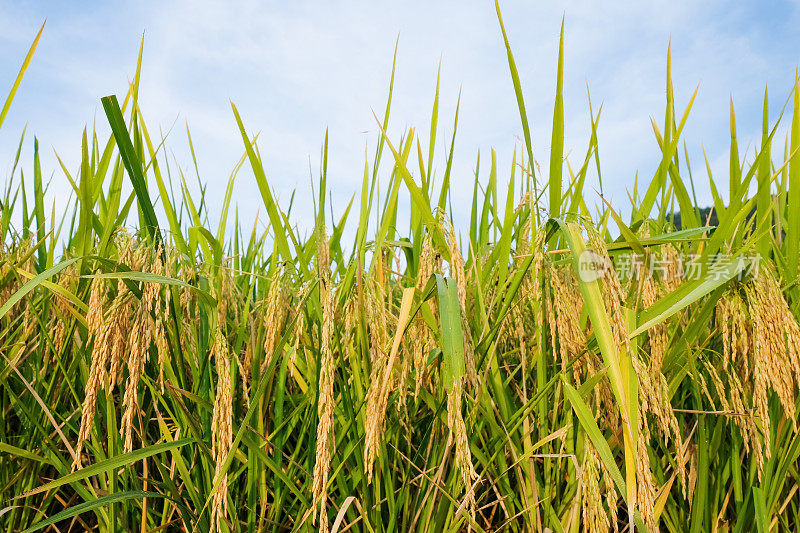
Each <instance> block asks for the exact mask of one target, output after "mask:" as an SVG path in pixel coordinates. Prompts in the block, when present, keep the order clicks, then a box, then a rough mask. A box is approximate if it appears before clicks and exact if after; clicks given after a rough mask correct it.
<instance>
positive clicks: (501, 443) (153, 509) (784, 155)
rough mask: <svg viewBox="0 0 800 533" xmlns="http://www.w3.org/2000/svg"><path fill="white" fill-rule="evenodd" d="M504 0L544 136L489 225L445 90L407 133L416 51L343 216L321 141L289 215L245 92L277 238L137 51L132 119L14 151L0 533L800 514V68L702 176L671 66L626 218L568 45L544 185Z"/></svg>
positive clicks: (749, 522) (246, 148)
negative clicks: (453, 200)
mask: <svg viewBox="0 0 800 533" xmlns="http://www.w3.org/2000/svg"><path fill="white" fill-rule="evenodd" d="M497 14H498V22H499V27H500V29H501V37H502V38H503V39H505V43H506V48H507V50H508V66H509V73H510V80H509V81H510V83H509V92H508V95H509V98H514V97H515V96H516V100H517V103H518V105H519V110H520V119H521V123H520V125H521V130H522V140H521V148H520V150H519V152H518V153H516V154H515V155H514V159H513V161H508V162H506V164H503V163H502V162H498V161H496V160H495V159H496V158H495V156H494V154H492V161H491V172H490V174H489V176H478V175H476V176H475V177H474V179H473V178H471V179H472V180H473V184H474V185H473V186H474V193H473V196H472V204H471V207H470V209H469V224H468V226H464V227H454V224H453V217H452V210H451V209H450V193H451V183H452V182H453V181H454V180H455V179H456V177H455V176H453V175H452V174H451V168H452V167H451V165H452V161H453V157H454V154H453V152H454V150H453V144H452V143H449V144H448V146H449V150H448V153H447V154H446V161H447V164H446V166H445V167H444V168H436V165H435V164H434V161H435V159H436V158H435V155H439V156H441V155H442V154H435V150H434V148H435V146H437V138H436V136H437V132H438V130H439V129H440V128H439V126H438V125H439V123H440V122H441V121H442V120H444V119H443V118H442V117H439V116H438V90H437V94H436V100H435V102H434V105H433V111H432V114H431V120H430V124H429V125H426V126H425V129H424V131H425V132H428V131H429V132H430V134H429V136H428V137H425V135H424V134H420V133H419V132H417V131H415V130H409V131H406V132H405V133H404V134H403V135H402V136H400V137H399V138H390V136H389V135H387V134H386V133H385V131H386V130H387V128H388V124H389V121H390V109H391V95H392V90H391V88H392V84H393V83H394V70H393V71H392V72H393V73H392V79H391V81H390V85H389V90H388V95H389V97H388V100H387V104H386V107H385V113H384V114H383V115H382V116H379V117H376V121H377V122H376V124H377V125H378V126H380V128H379V129H380V131H381V132H382V133H381V135H380V137H379V139H378V142H377V145H378V147H377V150H376V151H375V152H374V154H372V155H371V156H370V157H369V158H368V159H367V160H366V161H365V163H364V173H363V186H362V188H361V190H360V191H359V192H357V194H356V198H355V201H354V202H352V203H351V204H350V205H348V206H346V208H345V209H344V211H342V212H341V213H342V214H341V215H340V216H338V215H337V218H336V219H332V218H331V213H330V212H326V205H327V204H328V203H329V199H328V198H327V194H328V193H327V191H328V189H329V187H330V184H329V183H328V181H327V170H326V164H327V138H326V139H325V141H324V145H323V153H322V157H321V170H320V172H319V174H318V175H316V176H315V177H314V178H315V180H314V190H313V192H312V194H311V195H308V196H307V197H308V198H310V199H311V201H313V204H314V223H313V230H312V231H310V232H301V231H299V230H297V226H296V225H295V223H294V222H293V219H292V215H291V205H288V204H287V205H279V204H278V202H277V200H276V196H275V195H274V193H273V190H272V189H271V187H270V184H269V183H268V181H267V178H266V168H265V165H264V163H263V161H262V159H261V155H260V153H259V149H258V144H257V141H256V139H254V138H253V137H251V136H250V135H249V134H248V133H247V131H248V130H247V128H246V122H245V121H244V120H243V119H242V117H240V115H239V113H238V112H237V110H236V107H235V106H233V107H232V110H231V111H232V114H233V115H234V117H235V119H236V121H237V123H238V126H239V130H240V132H241V138H242V154H243V156H242V161H241V164H242V165H245V166H248V167H249V168H250V169H251V170H252V174H253V175H254V178H255V180H256V182H257V186H258V190H259V191H260V194H261V197H262V200H263V211H262V212H264V213H265V214H266V216H267V221H268V225H267V229H266V230H263V231H262V230H261V229H259V226H258V225H254V221H252V220H240V219H239V217H238V213H236V212H235V206H232V205H231V204H232V203H233V200H232V190H233V183H234V179H235V173H234V175H233V176H232V177H231V179H230V181H229V184H228V187H227V189H226V191H225V192H224V193H223V191H218V192H217V191H214V194H208V190H207V189H206V190H204V192H202V193H201V194H200V195H199V196H198V195H197V194H195V195H194V196H193V195H192V194H191V193H190V189H189V187H188V186H187V185H186V181H185V179H184V178H183V176H182V174H181V173H180V171H179V169H175V168H170V167H169V162H168V160H167V157H166V156H165V154H164V149H163V146H162V139H161V138H160V136H154V135H153V133H152V132H151V131H150V130H148V127H147V125H146V123H145V121H144V118H143V115H142V110H141V109H140V108H139V107H138V103H137V94H138V79H139V70H138V69H140V68H141V55H140V61H139V64H138V68H137V72H136V73H135V75H134V76H133V77H132V82H131V84H130V90H129V92H128V93H127V94H125V95H120V98H117V97H114V96H111V97H104V98H103V99H102V106H103V111H104V115H105V116H104V117H103V120H107V121H108V124H109V125H110V128H111V131H112V135H110V136H106V137H100V136H98V133H97V132H96V131H85V132H84V135H83V137H82V139H81V145H82V157H81V160H80V161H79V165H78V164H75V165H74V167H75V168H76V169H77V171H74V170H71V167H70V166H69V165H70V164H72V163H70V164H63V165H62V167H61V168H59V169H46V170H43V169H41V168H40V164H39V155H38V147H37V149H36V151H34V154H33V159H32V161H33V165H32V166H31V168H27V167H26V168H22V166H19V165H17V164H14V166H13V170H12V171H11V173H10V175H7V176H5V177H4V187H3V190H2V191H0V193H1V194H2V202H1V203H0V233H2V248H0V305H1V307H0V356H2V361H0V413H2V416H1V417H0V527H2V529H3V530H4V531H24V532H26V533H27V532H33V531H101V532H115V531H138V532H141V533H146V532H157V531H185V532H189V531H198V532H206V531H219V532H238V531H249V532H251V531H252V532H255V531H259V532H261V531H270V532H279V531H323V532H337V533H341V532H344V531H357V532H369V533H377V532H383V531H414V532H418V531H419V532H434V531H436V532H439V531H459V532H460V531H486V532H493V531H552V532H579V531H589V532H598V531H612V530H613V531H615V532H619V531H635V530H638V531H650V532H654V531H669V532H684V531H691V532H700V531H715V532H750V531H758V532H761V533H766V532H768V531H797V530H798V528H800V519H799V518H798V516H799V515H800V494H798V488H800V472H799V471H798V469H799V468H800V462H798V456H799V455H800V436H799V435H798V427H797V423H798V402H799V401H800V398H798V392H799V391H800V327H798V316H800V287H798V274H799V273H800V269H799V268H798V264H799V263H800V153H798V151H799V150H800V88H799V86H798V85H799V84H798V81H797V79H796V80H795V84H794V87H793V88H791V92H790V93H788V91H787V94H789V98H788V100H787V101H786V104H785V106H784V108H783V112H782V113H781V114H780V116H770V115H769V112H768V110H769V105H768V99H767V95H766V94H765V98H764V114H763V133H762V136H761V139H758V140H756V141H755V142H754V143H752V144H751V145H750V146H751V147H752V149H748V150H746V151H745V152H746V153H745V152H740V150H739V146H738V141H737V135H736V123H735V117H734V110H733V108H731V144H730V161H731V165H730V172H729V175H727V176H719V175H714V174H713V173H712V171H711V166H710V165H709V164H708V161H701V162H691V163H693V164H694V167H695V172H694V174H692V172H691V168H692V167H691V166H690V162H689V161H688V160H687V152H686V149H685V145H684V144H683V142H682V141H683V139H682V137H681V133H682V130H683V127H684V124H685V123H686V120H687V117H688V116H689V113H690V111H691V108H692V103H693V100H694V97H692V98H691V99H690V100H689V102H682V103H678V102H675V101H674V98H673V90H672V81H671V78H670V61H669V57H668V58H667V63H666V67H667V69H666V73H667V74H666V91H665V94H666V102H665V113H664V120H663V122H659V123H656V122H655V121H654V122H653V133H654V135H655V137H656V139H657V141H658V145H659V146H660V148H661V153H660V163H659V165H658V166H657V168H656V169H655V172H654V173H653V174H652V176H647V175H644V174H642V175H641V176H640V177H639V180H638V181H637V182H636V183H631V184H630V185H629V190H630V205H629V206H628V211H629V212H630V217H628V216H627V215H626V216H625V219H623V217H622V215H621V214H620V213H618V212H617V211H615V210H614V209H613V208H612V206H611V204H610V203H607V202H605V200H603V199H600V198H597V196H596V195H595V194H594V193H593V192H592V191H590V190H588V188H585V187H584V184H585V183H586V180H587V176H589V175H591V173H592V172H595V171H597V172H599V156H598V151H597V150H598V146H597V136H596V128H597V127H598V122H599V119H600V112H599V110H598V111H597V112H593V115H592V123H591V130H590V131H589V132H588V133H590V136H589V138H590V142H589V146H588V147H587V149H586V151H585V152H583V153H581V154H577V153H576V154H572V155H571V156H570V158H569V159H566V158H565V154H564V134H563V130H564V111H563V99H562V64H563V60H562V55H563V54H562V53H560V54H559V57H558V65H559V68H558V78H557V80H554V86H555V99H554V112H553V123H552V131H553V134H552V142H551V152H550V154H548V155H549V157H548V159H549V167H548V172H547V173H542V172H540V171H539V170H538V168H537V167H536V165H535V164H534V155H533V151H532V147H531V134H530V129H531V128H530V126H531V125H529V124H528V120H527V116H526V113H525V103H524V101H523V96H522V94H523V93H522V88H521V87H520V82H519V78H518V76H517V69H516V66H515V63H514V59H513V55H512V48H511V46H510V43H509V36H508V34H507V33H506V29H505V27H504V26H503V21H502V18H501V15H500V10H499V7H498V9H497ZM39 35H41V31H40V33H39ZM38 39H39V36H36V40H35V41H34V42H33V45H32V46H31V50H30V53H29V55H28V57H27V58H26V59H25V61H24V63H23V66H22V69H21V71H20V73H19V76H18V77H17V78H16V81H15V82H14V84H13V88H12V90H11V92H10V94H9V96H8V98H7V100H6V102H5V105H4V107H3V109H2V112H1V113H0V126H1V125H2V121H3V119H4V118H5V116H6V114H7V112H8V110H9V108H10V106H11V104H12V100H13V98H14V94H15V92H16V90H17V87H19V85H20V81H21V80H22V77H23V75H24V73H25V70H26V68H27V66H28V65H29V64H30V62H31V61H32V60H34V61H35V59H34V52H35V49H36V45H37V42H38ZM560 50H563V29H562V46H561V48H560ZM512 89H513V91H514V94H512V92H511V91H512ZM786 89H787V90H788V89H790V88H786ZM695 94H696V93H695ZM551 97H552V96H548V98H551ZM426 105H427V104H426ZM99 118H100V117H98V120H99ZM455 126H456V125H454V126H453V128H454V129H455ZM420 131H423V130H420ZM784 131H788V134H786V135H785V136H784V135H783V133H778V132H784ZM448 141H449V140H448ZM30 145H31V143H30V142H28V140H27V139H25V138H24V134H23V138H22V139H20V144H19V146H20V148H19V150H18V151H17V153H16V160H17V161H19V160H20V154H21V153H22V151H23V150H29V148H30ZM438 159H439V160H444V158H443V157H439V158H438ZM702 168H705V169H707V172H705V177H701V176H703V175H704V173H703V172H698V171H697V170H698V169H702ZM509 169H510V170H509ZM51 170H57V171H58V173H56V174H55V176H54V177H53V179H54V180H68V181H69V183H70V185H71V186H72V188H73V190H74V195H73V200H72V202H71V204H70V206H69V209H68V210H67V211H66V212H65V213H57V212H56V211H55V209H53V211H52V212H48V209H47V206H46V205H45V204H44V196H45V189H46V186H47V183H46V182H45V180H44V176H47V175H49V173H50V171H51ZM458 179H459V180H460V181H459V183H463V177H462V176H460V177H458ZM700 179H702V180H703V183H702V184H698V186H700V185H702V186H703V187H706V186H708V187H709V188H710V190H711V191H712V193H713V199H714V202H713V206H710V207H712V208H713V209H712V212H713V214H714V216H715V217H716V220H717V221H718V223H717V224H716V225H715V226H712V225H710V224H709V221H710V218H709V216H707V215H705V214H704V215H701V209H702V208H704V207H707V206H702V205H698V204H697V202H696V201H694V197H695V194H694V193H695V180H700ZM725 181H727V182H728V183H727V184H725V183H724V182H725ZM498 184H500V186H499V187H498ZM131 187H132V192H130V193H128V191H129V190H131V189H130V188H131ZM585 189H586V190H585ZM725 189H727V190H728V191H729V193H728V194H724V193H720V192H718V191H720V190H722V191H724V190H725ZM617 200H619V199H617ZM403 202H406V203H407V204H408V206H409V209H408V210H407V216H406V215H403V216H400V215H399V213H401V212H403V213H405V212H406V210H405V209H403V210H400V209H398V206H399V205H401V204H402V203H403ZM209 203H213V205H212V206H209ZM232 208H233V209H232ZM210 209H212V210H215V212H217V213H221V214H222V216H221V217H220V222H219V224H218V225H216V227H214V226H212V225H211V224H210V223H209V215H208V213H209V210H210ZM231 211H234V213H231ZM677 213H679V214H680V225H679V227H678V226H677V225H676V224H675V220H676V216H677ZM703 213H708V211H704V212H703ZM130 228H136V229H135V230H132V229H130ZM345 235H353V236H354V237H353V238H352V239H350V240H348V241H347V242H344V240H343V237H344V236H345Z"/></svg>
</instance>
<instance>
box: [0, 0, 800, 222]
mask: <svg viewBox="0 0 800 533" xmlns="http://www.w3.org/2000/svg"><path fill="white" fill-rule="evenodd" d="M600 4H601V3H599V2H591V1H580V2H515V1H506V2H503V4H502V8H503V14H504V20H505V23H506V28H507V30H508V32H509V37H510V39H511V45H512V48H513V50H514V54H515V57H516V62H517V67H518V69H519V71H520V76H521V79H522V84H523V92H524V95H525V99H526V105H527V108H528V113H529V118H530V120H531V123H532V132H533V140H534V156H535V157H536V159H537V161H538V162H539V164H540V166H541V169H542V171H543V172H545V173H546V172H547V165H548V162H549V140H550V127H551V120H552V118H551V117H552V107H553V97H554V91H555V68H556V58H557V46H558V31H559V26H560V22H561V18H562V15H563V16H564V17H565V21H566V22H565V24H566V29H565V38H566V43H565V82H564V87H565V114H566V141H565V153H567V154H568V158H569V160H570V162H571V163H572V164H573V167H577V166H579V165H580V162H581V161H582V159H583V156H584V153H585V150H586V146H587V142H588V136H589V111H588V103H587V95H586V89H587V84H588V87H589V90H590V91H591V96H592V103H593V104H594V106H595V109H596V108H597V106H599V105H600V104H601V103H602V104H603V113H602V117H601V120H600V126H599V130H598V137H599V143H600V159H601V166H602V172H603V179H604V187H605V191H606V194H607V196H608V197H609V198H610V200H611V201H612V204H614V205H615V207H617V208H619V209H620V210H623V211H624V210H625V208H626V205H627V204H628V199H627V190H628V189H629V188H630V187H632V185H633V180H634V177H635V175H636V173H637V172H638V173H639V176H640V181H642V180H643V181H647V180H649V179H650V178H651V177H652V175H653V172H654V171H655V168H656V166H657V164H658V160H659V155H658V154H659V152H658V148H657V145H656V142H655V140H654V137H653V133H652V129H651V125H650V118H651V117H654V118H655V119H656V120H657V121H658V122H659V123H661V122H663V113H664V111H663V110H664V77H665V63H666V61H665V59H666V50H667V44H668V42H669V41H670V39H671V41H672V53H673V61H672V64H673V78H674V83H675V89H676V105H677V107H678V108H679V109H680V110H681V111H682V109H683V107H684V106H685V105H686V104H687V102H688V99H689V97H690V96H691V94H692V92H693V91H694V89H695V87H696V86H697V85H698V84H699V85H700V90H699V94H698V97H697V100H696V101H695V104H694V110H693V112H692V115H691V117H690V119H689V122H688V124H687V126H686V130H685V134H684V138H685V140H686V143H687V146H688V150H689V153H690V156H691V163H692V169H693V171H694V175H695V182H696V184H697V187H698V190H697V194H698V199H699V200H700V202H701V203H710V194H709V191H708V185H707V179H706V178H705V173H704V172H703V160H702V151H701V150H702V147H703V146H705V149H706V153H707V154H708V157H709V160H710V162H711V165H712V169H713V170H714V172H715V176H716V178H717V181H718V182H719V183H720V184H721V185H722V186H723V188H724V184H725V183H727V178H726V177H725V176H726V173H727V169H728V146H729V125H728V114H729V101H730V98H731V97H733V101H734V104H735V106H736V112H737V126H738V128H739V135H738V137H739V143H740V152H741V153H742V154H744V153H745V148H747V147H748V146H749V147H751V149H752V146H753V143H755V142H757V141H758V139H759V137H760V127H761V126H760V120H761V118H760V116H761V115H760V113H761V106H762V103H763V94H764V88H765V86H766V85H768V86H769V90H770V102H771V106H770V107H771V112H772V115H773V116H777V113H778V112H779V111H780V108H781V106H782V105H783V103H784V101H785V99H786V97H787V96H788V94H789V91H790V89H791V87H792V84H793V82H794V75H795V68H796V66H797V64H798V62H800V46H798V45H800V33H798V32H797V31H796V28H797V27H798V22H800V13H799V10H798V4H797V3H796V2H770V3H769V5H768V6H767V5H760V4H759V3H757V2H739V3H734V2H721V1H711V2H702V3H697V2H680V1H679V2H620V3H615V4H614V5H613V6H608V5H602V6H601V5H600ZM603 4H605V3H603ZM45 18H47V25H46V28H45V32H44V35H43V37H42V40H41V42H40V45H39V49H38V51H37V54H36V57H35V59H34V62H33V64H32V65H31V67H30V69H29V71H28V74H27V75H26V78H25V80H24V81H23V84H22V87H21V89H20V91H19V93H18V95H17V98H16V100H15V103H14V106H13V107H12V109H11V112H10V113H9V116H8V117H7V119H6V122H5V124H4V125H3V128H2V131H0V173H2V175H3V177H2V178H0V179H2V180H3V182H6V181H7V179H8V174H9V172H10V168H11V162H12V161H13V157H14V152H15V150H16V146H17V143H18V140H19V135H20V133H21V131H22V128H23V127H24V126H25V125H26V124H27V126H28V140H27V141H26V143H27V144H26V148H25V150H24V151H23V165H25V167H26V168H30V166H31V159H32V153H33V149H32V148H33V147H32V142H33V134H35V135H36V136H37V137H38V139H39V142H40V147H41V149H42V154H43V169H44V171H45V176H47V177H49V176H52V183H51V188H50V197H49V199H48V202H52V201H55V202H56V205H57V206H61V205H63V204H64V198H66V195H68V194H69V191H70V187H69V185H68V182H67V181H66V179H65V178H64V177H63V175H62V173H61V172H60V170H59V169H58V166H57V164H56V160H55V157H54V155H53V153H54V150H55V151H57V152H58V153H59V154H60V155H61V156H62V158H63V159H64V160H65V161H66V162H67V164H68V165H69V166H70V168H77V163H78V156H79V148H80V145H79V141H80V134H81V131H82V129H83V127H84V126H87V125H88V126H89V128H91V127H92V122H93V121H94V120H95V119H96V120H97V124H98V131H99V132H103V134H105V132H106V131H107V128H106V126H105V119H104V116H103V114H102V109H101V107H100V104H99V99H100V97H101V96H104V95H106V94H110V93H117V94H124V91H125V89H126V83H127V80H128V79H129V78H130V77H131V76H132V74H133V71H134V66H135V61H136V54H137V52H138V47H139V42H140V39H141V37H142V34H144V43H145V44H144V67H143V73H142V80H141V95H140V103H141V106H142V108H143V111H144V114H145V118H146V119H147V122H148V126H149V128H150V130H151V131H157V130H158V129H159V128H161V129H163V130H164V131H167V130H168V129H169V128H170V127H171V126H173V125H174V128H173V130H172V132H171V134H170V136H169V138H168V141H167V145H168V149H169V152H168V153H169V154H170V158H171V163H173V164H179V165H180V166H181V167H182V168H183V170H184V171H185V172H188V173H190V174H191V173H192V166H191V158H190V155H189V151H188V148H187V143H186V134H185V126H186V124H187V123H188V125H189V127H190V129H191V132H192V138H193V141H194V144H195V148H196V149H197V157H198V163H199V166H200V174H201V177H202V179H203V180H204V181H205V182H206V183H208V190H209V192H210V193H211V194H210V201H211V206H212V215H213V208H215V207H216V204H215V201H217V200H218V199H219V198H220V197H221V195H222V193H223V192H224V187H225V183H226V182H227V179H228V176H229V175H230V172H231V170H232V169H233V167H234V165H235V164H236V162H237V161H238V159H239V157H240V156H241V154H242V152H243V146H242V142H241V137H240V136H239V133H238V131H237V129H236V124H235V122H234V118H233V114H232V112H231V109H230V104H229V101H233V102H234V103H236V105H237V107H238V108H239V111H240V113H241V114H242V117H243V119H244V122H245V125H246V127H247V129H248V131H249V132H250V133H256V132H259V147H260V149H261V153H262V156H263V158H264V161H265V165H266V170H267V173H268V177H269V179H270V183H271V185H272V186H273V188H274V189H275V190H276V192H277V193H278V195H279V196H280V197H281V198H282V199H284V200H287V199H288V197H289V195H290V194H291V191H292V190H294V189H297V190H298V191H300V192H302V193H306V192H307V191H308V190H309V165H310V167H311V169H312V171H313V173H314V174H315V175H316V174H317V169H318V168H319V154H320V147H321V143H322V140H323V136H324V133H325V129H326V128H328V129H329V134H330V147H329V186H330V187H331V188H332V190H333V195H332V200H333V204H334V210H335V211H336V212H337V213H340V212H341V210H342V209H344V207H345V206H346V204H347V202H348V201H349V200H350V197H351V196H352V195H353V194H354V193H356V192H357V191H358V190H359V187H360V183H361V179H362V176H363V165H364V157H365V147H366V148H367V149H368V150H369V153H370V154H372V151H373V147H374V145H375V141H376V139H377V135H378V128H377V127H376V123H375V120H374V118H373V114H372V112H373V110H374V111H375V112H377V113H378V114H380V113H382V110H383V108H384V106H385V99H386V95H387V88H388V80H389V73H390V69H391V61H392V53H393V50H394V46H395V40H396V39H397V38H398V35H399V49H398V63H397V77H396V84H395V95H394V100H393V109H392V119H391V121H390V134H391V135H392V138H393V139H397V138H398V136H399V135H400V134H402V132H403V131H405V130H406V129H407V128H409V127H417V128H418V131H419V132H420V133H422V134H423V136H427V131H428V127H429V126H428V121H429V117H430V112H431V106H432V101H433V94H434V89H435V82H436V71H437V66H438V64H439V61H440V59H441V61H442V80H441V88H440V99H441V103H440V115H439V117H440V118H439V124H440V132H439V139H440V140H442V141H445V140H446V139H447V140H448V142H449V138H450V135H451V134H452V117H453V114H454V112H455V104H456V101H457V98H458V94H459V91H461V110H460V115H459V128H458V133H457V138H456V152H455V164H454V174H453V181H454V182H455V184H456V185H457V186H456V187H455V188H454V189H453V204H454V208H455V211H456V221H457V224H458V222H459V219H460V220H461V221H462V222H465V220H464V217H465V216H466V213H467V211H466V209H465V208H463V207H462V206H464V205H467V203H468V201H469V199H470V195H471V191H472V180H473V176H474V166H475V160H476V156H477V153H478V151H479V150H480V152H481V154H482V158H481V162H482V164H481V166H482V168H481V175H482V176H483V179H486V178H488V166H487V165H488V161H489V152H490V149H491V148H494V149H496V150H497V154H498V162H499V175H500V176H506V175H508V173H509V172H510V169H511V157H512V153H513V150H514V147H515V146H520V140H519V137H520V136H521V127H520V122H519V116H518V112H517V108H516V102H515V99H514V93H513V88H512V85H511V81H510V77H509V74H508V66H507V62H506V56H505V49H504V46H503V41H502V38H501V35H500V32H499V29H498V25H497V20H496V17H495V13H494V5H493V2H489V1H481V2H468V3H462V2H436V3H434V4H432V5H428V3H426V2H418V1H409V2H394V3H390V4H385V5H378V4H377V3H374V2H343V3H337V4H336V5H332V4H330V3H325V4H323V3H319V4H313V3H308V2H295V3H275V4H266V3H264V4H261V3H256V2H244V3H236V4H226V3H217V2H207V1H205V0H201V1H192V2H181V1H178V2H165V3H156V2H141V3H136V4H133V3H131V4H122V3H116V2H83V3H74V4H73V3H66V2H57V3H56V2H53V3H50V2H37V1H28V2H0V27H2V28H3V31H2V34H0V67H2V73H3V74H2V78H0V86H2V85H3V84H5V85H6V86H10V84H11V82H12V80H13V78H14V76H15V75H16V71H17V69H18V68H19V64H20V62H21V61H22V59H23V57H24V55H25V52H26V50H27V47H28V46H29V44H30V41H31V39H32V38H33V36H34V35H35V33H36V31H37V29H38V27H39V25H40V24H41V22H42V21H43V20H44V19H45ZM423 132H424V133H423ZM425 143H427V141H424V144H425ZM444 148H445V145H444V144H443V143H441V144H439V146H438V147H437V149H438V157H437V160H436V163H437V166H439V168H440V169H442V168H443V167H444V158H445V150H444ZM751 153H752V152H751ZM370 157H371V155H370ZM386 161H388V159H387V160H386ZM388 169H389V167H388V165H385V166H384V170H388ZM595 188H596V185H595V184H592V185H591V189H595ZM307 199H308V196H307V195H306V194H301V195H299V197H298V201H297V205H296V208H295V221H296V222H297V223H298V225H299V226H301V227H304V228H305V227H308V223H309V219H310V214H311V205H310V202H309V201H306V200H307ZM234 200H235V202H236V203H237V204H238V206H239V209H240V217H241V219H242V220H243V222H244V225H245V226H249V225H250V224H251V223H252V221H253V220H254V219H255V217H256V213H257V212H258V211H259V209H260V208H261V200H260V197H259V195H258V192H257V187H256V186H255V182H254V180H253V179H252V176H251V175H250V174H248V173H247V172H243V173H241V174H240V176H239V178H238V180H237V184H236V189H235V196H234ZM590 203H591V204H592V205H593V204H595V203H596V200H592V201H591V202H590ZM262 218H263V217H262Z"/></svg>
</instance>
